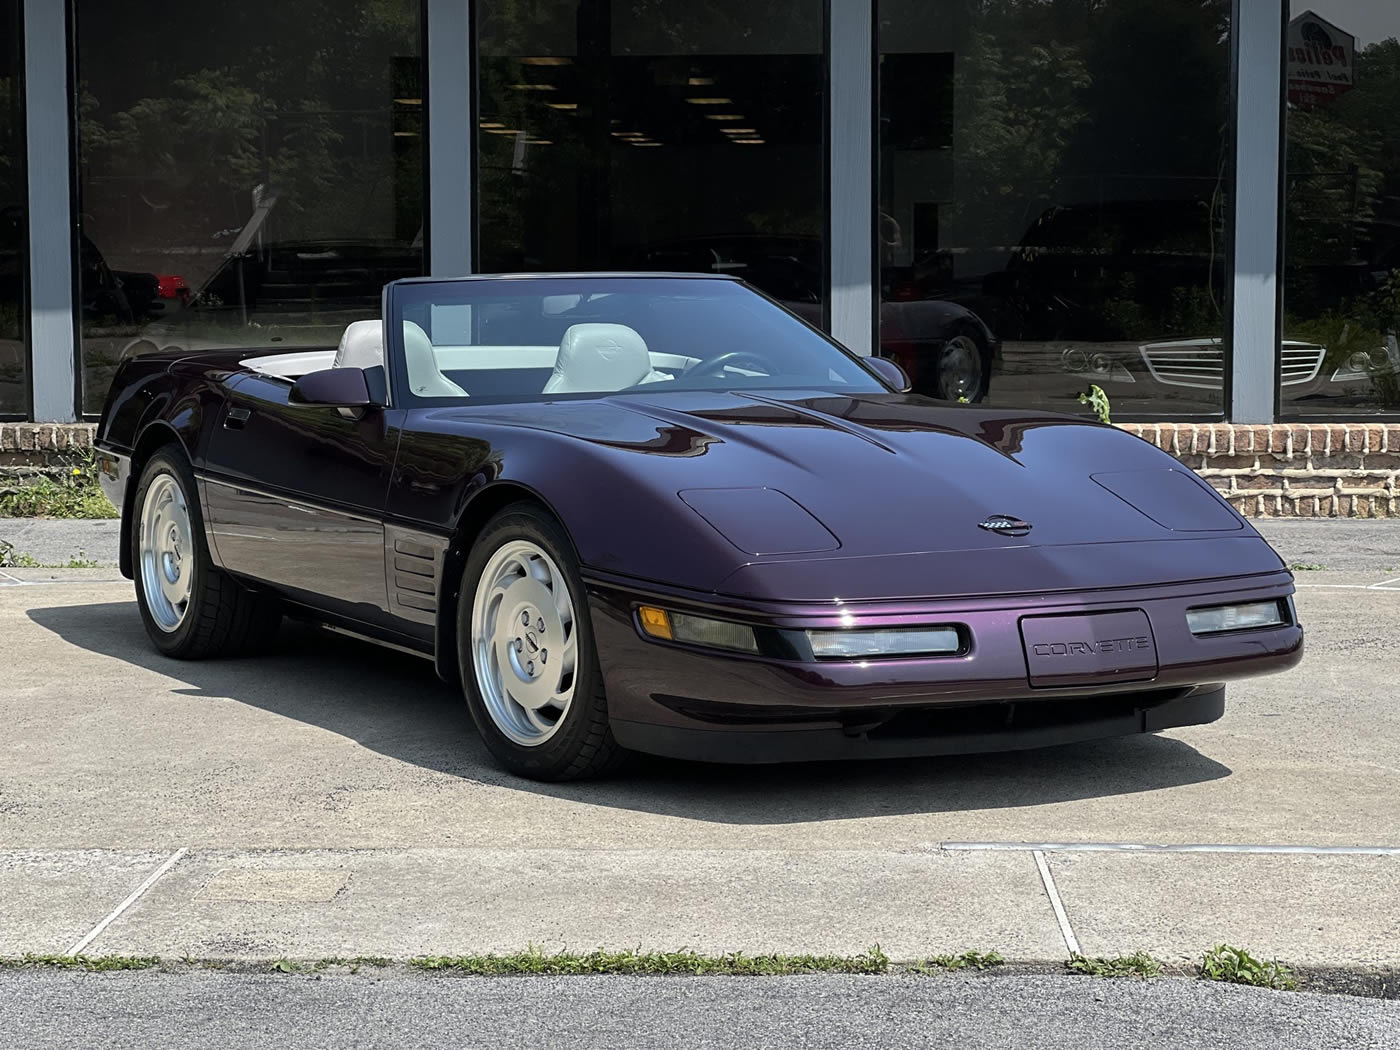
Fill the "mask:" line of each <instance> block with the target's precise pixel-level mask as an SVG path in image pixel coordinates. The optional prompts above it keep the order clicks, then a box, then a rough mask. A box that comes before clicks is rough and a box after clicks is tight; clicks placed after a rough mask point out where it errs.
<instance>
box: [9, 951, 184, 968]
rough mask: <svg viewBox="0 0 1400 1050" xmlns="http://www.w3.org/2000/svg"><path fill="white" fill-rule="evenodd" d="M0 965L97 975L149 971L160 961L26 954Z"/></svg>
mask: <svg viewBox="0 0 1400 1050" xmlns="http://www.w3.org/2000/svg"><path fill="white" fill-rule="evenodd" d="M0 965H3V966H10V967H34V968H39V967H48V968H53V969H60V970H87V971H88V972H90V973H99V972H103V971H108V970H149V969H151V968H152V967H155V966H159V965H160V960H159V959H157V958H156V957H155V956H152V955H35V954H33V953H32V952H26V953H25V954H24V955H22V956H20V957H19V958H18V959H4V960H0Z"/></svg>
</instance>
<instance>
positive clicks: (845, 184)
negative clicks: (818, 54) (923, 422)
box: [827, 0, 876, 356]
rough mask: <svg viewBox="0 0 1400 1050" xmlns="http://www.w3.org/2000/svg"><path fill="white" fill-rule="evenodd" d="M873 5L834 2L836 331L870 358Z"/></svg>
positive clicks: (830, 57) (858, 0)
mask: <svg viewBox="0 0 1400 1050" xmlns="http://www.w3.org/2000/svg"><path fill="white" fill-rule="evenodd" d="M873 9H874V0H829V6H828V11H829V16H828V17H829V30H830V40H829V42H828V49H827V62H828V70H829V84H830V88H829V90H830V92H831V98H830V99H829V102H828V107H827V108H828V112H829V114H830V125H829V127H828V131H827V135H828V139H827V141H828V143H829V145H828V154H829V156H830V162H831V167H830V173H829V178H828V182H829V185H830V190H831V196H830V199H829V201H828V202H827V206H828V207H829V208H830V209H831V220H830V222H829V224H828V228H829V230H830V238H831V241H830V244H829V246H828V249H829V250H828V254H829V256H830V259H831V303H830V316H831V334H832V335H833V336H835V337H836V339H837V340H839V341H840V342H842V343H844V344H845V345H846V346H848V347H850V348H851V349H852V350H854V351H855V352H856V353H858V354H864V355H867V356H868V355H869V354H870V353H871V352H872V350H873V349H874V347H873V345H872V344H873V342H874V331H875V308H876V302H875V289H874V288H873V287H872V281H873V279H874V274H875V155H874V150H875V129H874V114H875V102H874V90H875V86H874V72H875V70H874V67H875V38H874V34H875V18H874V10H873Z"/></svg>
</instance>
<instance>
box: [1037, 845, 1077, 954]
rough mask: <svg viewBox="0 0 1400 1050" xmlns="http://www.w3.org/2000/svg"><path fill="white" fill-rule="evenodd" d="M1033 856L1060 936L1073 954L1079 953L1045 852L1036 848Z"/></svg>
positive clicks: (1072, 929) (1072, 928)
mask: <svg viewBox="0 0 1400 1050" xmlns="http://www.w3.org/2000/svg"><path fill="white" fill-rule="evenodd" d="M1032 856H1034V857H1035V867H1036V870H1037V871H1039V872H1040V883H1041V885H1042V886H1044V887H1045V896H1047V897H1049V898H1050V909H1051V910H1052V911H1053V912H1054V913H1055V921H1056V922H1057V923H1059V924H1060V936H1061V937H1063V938H1064V939H1065V948H1066V949H1067V950H1068V951H1069V953H1070V955H1071V956H1074V955H1078V954H1080V952H1079V941H1078V939H1077V938H1076V937H1075V936H1074V927H1072V926H1071V925H1070V924H1069V916H1068V915H1066V914H1065V905H1064V902H1063V901H1061V900H1060V891H1059V890H1057V889H1056V888H1055V878H1054V876H1053V875H1051V874H1050V865H1049V864H1047V863H1045V854H1044V853H1042V852H1041V851H1040V850H1035V851H1033V853H1032Z"/></svg>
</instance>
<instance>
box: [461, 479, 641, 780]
mask: <svg viewBox="0 0 1400 1050" xmlns="http://www.w3.org/2000/svg"><path fill="white" fill-rule="evenodd" d="M457 624H458V637H457V653H458V660H459V663H460V666H461V667H462V668H463V671H464V674H463V678H464V680H465V681H464V683H463V684H464V689H465V692H466V696H467V704H468V706H469V708H470V709H471V715H472V720H473V721H474V722H475V723H476V725H477V728H478V729H479V730H480V731H481V736H482V739H483V741H485V743H486V746H487V748H488V749H490V751H491V754H492V755H494V756H495V758H496V760H497V761H498V762H500V763H501V765H503V766H505V767H506V768H507V769H508V770H510V771H511V772H512V773H516V774H518V775H519V776H523V777H529V778H531V779H533V780H576V779H581V778H585V777H596V776H600V775H602V774H604V773H607V772H609V771H611V770H612V769H613V768H615V767H616V766H617V765H618V764H619V762H620V761H621V759H622V757H623V754H624V752H623V751H622V749H621V748H619V747H618V745H617V741H616V740H614V739H613V735H612V730H611V729H610V728H609V726H608V707H607V697H606V695H605V694H604V691H603V675H602V671H601V669H600V668H599V666H598V656H597V651H596V649H595V648H594V645H593V630H592V625H591V623H590V621H589V618H588V608H587V604H586V598H585V595H584V589H583V580H582V578H581V577H580V576H579V573H578V566H577V564H576V563H575V561H574V558H573V554H572V552H571V550H570V545H569V542H568V538H567V537H566V536H565V535H564V531H563V529H562V528H561V527H560V526H559V523H558V522H556V521H555V520H554V519H553V518H552V517H551V516H550V515H549V514H547V513H545V512H544V511H543V510H542V509H540V508H537V507H534V506H532V505H530V504H516V505H515V506H512V507H508V508H506V509H505V510H503V511H502V512H500V513H499V514H497V515H496V516H495V517H494V518H492V519H491V521H490V522H488V523H487V525H486V528H485V529H484V530H483V531H482V534H481V536H480V537H479V538H478V539H477V541H476V544H475V545H474V546H473V548H472V551H471V554H470V555H469V556H468V558H467V564H466V568H465V570H464V572H463V575H462V588H461V594H460V596H459V598H458V609H457Z"/></svg>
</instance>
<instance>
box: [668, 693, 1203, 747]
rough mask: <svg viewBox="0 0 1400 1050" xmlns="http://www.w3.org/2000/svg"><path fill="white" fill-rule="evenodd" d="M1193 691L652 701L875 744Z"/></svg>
mask: <svg viewBox="0 0 1400 1050" xmlns="http://www.w3.org/2000/svg"><path fill="white" fill-rule="evenodd" d="M1190 692H1191V690H1190V688H1189V687H1188V688H1180V689H1144V690H1138V691H1135V692H1128V693H1114V694H1109V695H1102V694H1100V695H1096V696H1079V697H1065V698H1061V699H1041V698H1038V697H1037V698H1034V699H1030V700H1007V701H1002V702H996V701H982V702H978V703H970V704H960V705H949V704H943V705H939V706H936V707H862V708H838V709H834V710H833V709H830V708H811V707H755V706H753V705H751V704H737V703H735V704H730V703H723V702H719V701H714V700H695V699H691V698H688V697H679V696H671V695H667V694H660V693H653V694H652V699H653V700H655V701H657V702H658V703H660V704H662V705H664V706H665V707H669V708H670V709H671V710H673V711H676V712H678V713H679V714H682V715H685V716H686V717H688V718H693V719H695V720H696V721H700V722H708V723H710V724H711V725H731V726H750V727H755V726H762V725H770V726H771V725H789V726H791V725H794V724H811V725H812V726H813V727H814V728H815V727H816V726H817V725H825V726H828V727H832V728H836V727H839V728H841V729H842V730H843V731H844V732H845V733H846V734H847V735H849V736H866V737H868V738H869V739H871V740H896V739H918V738H922V737H956V736H970V735H977V734H983V733H996V732H1002V731H1007V730H1030V729H1043V728H1049V727H1054V726H1073V725H1076V724H1082V723H1086V722H1099V721H1103V720H1105V719H1115V718H1125V717H1130V716H1132V715H1133V714H1134V713H1135V712H1138V711H1144V710H1148V709H1150V708H1153V707H1156V706H1158V705H1159V704H1165V703H1170V702H1171V701H1173V700H1179V699H1181V698H1182V697H1183V696H1186V695H1187V694H1188V693H1190Z"/></svg>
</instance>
